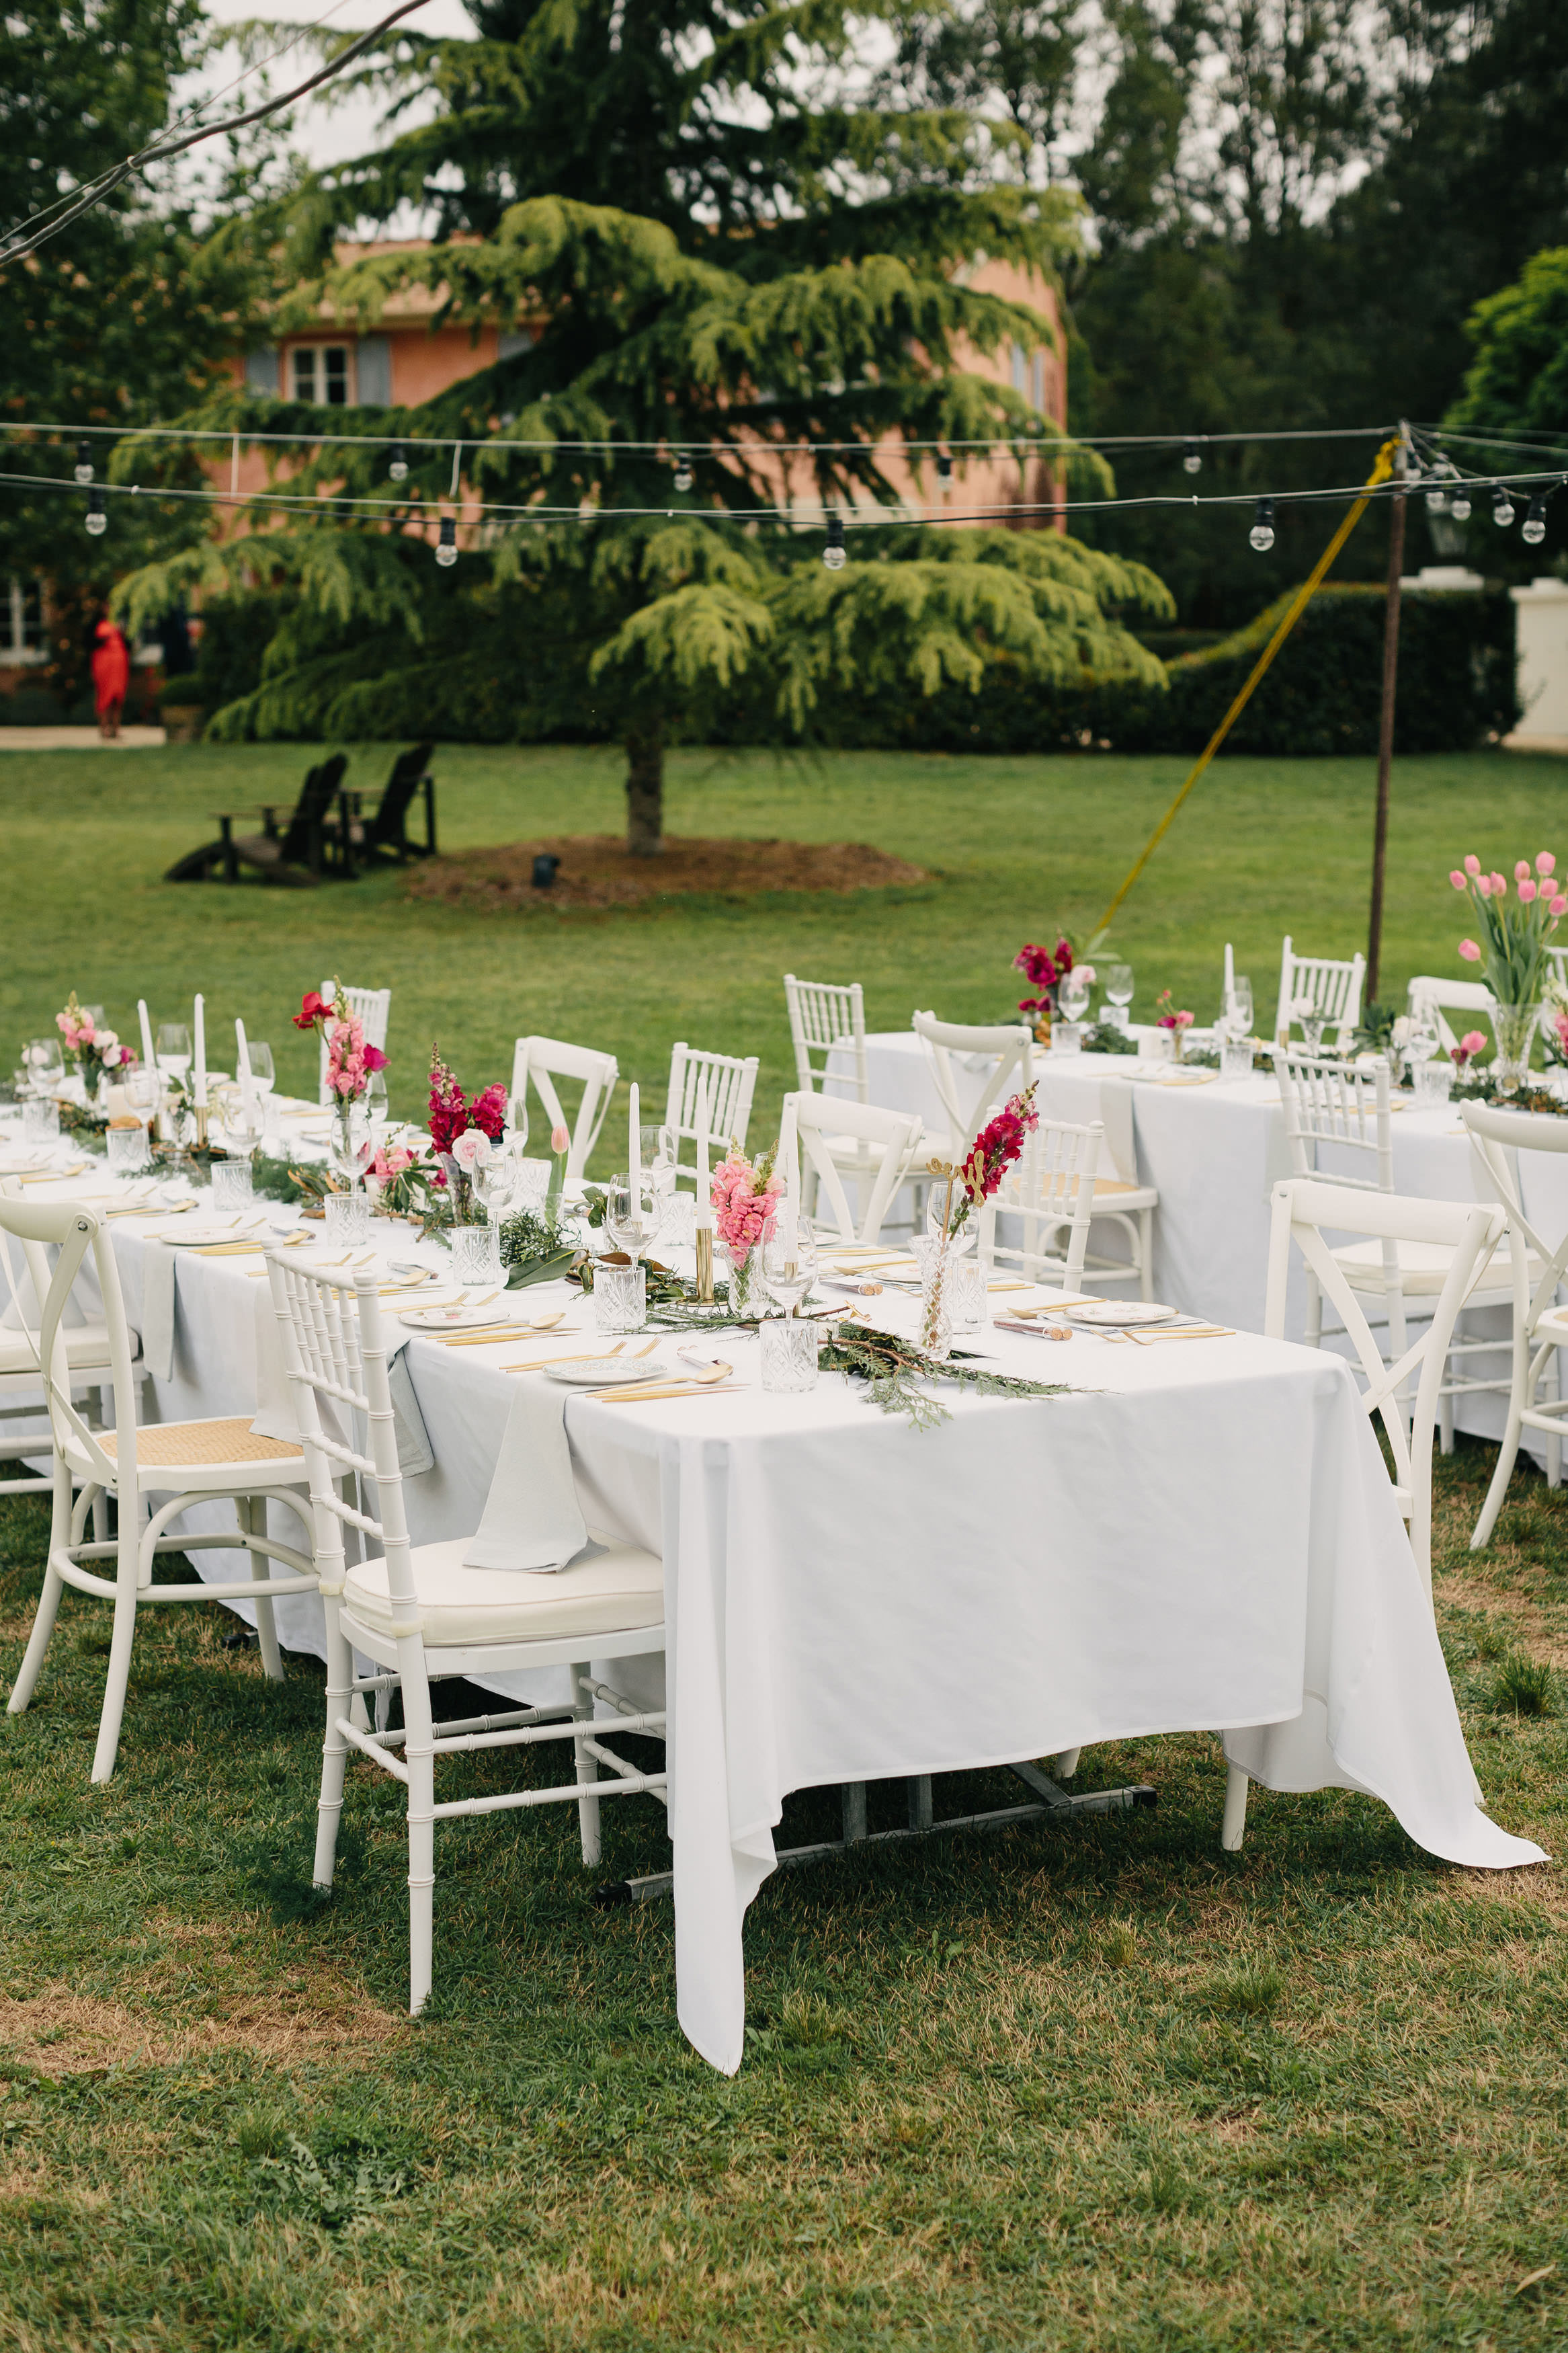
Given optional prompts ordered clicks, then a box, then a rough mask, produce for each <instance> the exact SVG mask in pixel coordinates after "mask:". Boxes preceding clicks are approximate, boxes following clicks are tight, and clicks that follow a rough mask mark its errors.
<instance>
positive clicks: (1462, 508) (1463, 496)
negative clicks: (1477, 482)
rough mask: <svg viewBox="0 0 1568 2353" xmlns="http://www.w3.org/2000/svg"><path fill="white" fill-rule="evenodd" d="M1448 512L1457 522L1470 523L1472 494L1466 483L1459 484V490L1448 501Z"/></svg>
mask: <svg viewBox="0 0 1568 2353" xmlns="http://www.w3.org/2000/svg"><path fill="white" fill-rule="evenodd" d="M1448 512H1449V513H1450V514H1451V515H1452V516H1453V518H1454V521H1455V522H1469V519H1470V493H1469V491H1468V487H1467V485H1466V484H1465V483H1463V482H1461V483H1460V484H1459V487H1458V490H1457V491H1455V492H1454V495H1453V497H1452V498H1451V499H1450V500H1449V501H1448Z"/></svg>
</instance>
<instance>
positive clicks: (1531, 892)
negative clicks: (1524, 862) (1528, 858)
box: [1519, 869, 1535, 907]
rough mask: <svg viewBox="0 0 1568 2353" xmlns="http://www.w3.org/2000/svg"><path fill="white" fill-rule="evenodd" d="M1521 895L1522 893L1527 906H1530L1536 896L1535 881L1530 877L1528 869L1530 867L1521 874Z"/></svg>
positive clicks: (1522, 898)
mask: <svg viewBox="0 0 1568 2353" xmlns="http://www.w3.org/2000/svg"><path fill="white" fill-rule="evenodd" d="M1519 895H1520V897H1521V900H1522V901H1523V902H1524V904H1525V905H1526V906H1527V907H1528V906H1529V904H1530V902H1531V900H1532V899H1533V898H1534V896H1535V885H1534V883H1533V882H1532V881H1531V879H1530V874H1529V871H1528V869H1527V870H1526V871H1525V873H1524V874H1523V875H1522V876H1521V881H1520V885H1519Z"/></svg>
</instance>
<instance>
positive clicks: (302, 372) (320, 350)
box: [289, 343, 349, 408]
mask: <svg viewBox="0 0 1568 2353" xmlns="http://www.w3.org/2000/svg"><path fill="white" fill-rule="evenodd" d="M289 364H290V369H291V372H292V379H293V394H294V398H295V399H296V400H308V401H311V402H314V403H315V405H316V406H318V407H321V408H346V407H347V406H348V401H349V348H348V345H347V344H346V343H296V344H295V346H294V349H293V351H292V352H291V353H289Z"/></svg>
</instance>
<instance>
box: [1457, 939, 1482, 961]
mask: <svg viewBox="0 0 1568 2353" xmlns="http://www.w3.org/2000/svg"><path fill="white" fill-rule="evenodd" d="M1459 954H1460V955H1462V956H1463V957H1464V959H1465V962H1466V963H1467V964H1479V962H1480V960H1481V952H1480V950H1479V947H1477V945H1476V944H1475V942H1474V940H1461V941H1460V942H1459Z"/></svg>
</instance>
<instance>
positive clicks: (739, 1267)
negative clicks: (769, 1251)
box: [721, 1243, 771, 1324]
mask: <svg viewBox="0 0 1568 2353" xmlns="http://www.w3.org/2000/svg"><path fill="white" fill-rule="evenodd" d="M721 1248H722V1250H723V1252H724V1259H725V1262H726V1263H727V1265H728V1266H729V1269H730V1313H731V1315H733V1316H735V1317H736V1318H737V1319H742V1318H743V1319H744V1321H745V1322H746V1323H748V1324H754V1323H755V1322H756V1321H757V1319H758V1317H759V1316H762V1315H765V1314H767V1311H768V1308H769V1306H770V1305H771V1302H770V1300H769V1299H768V1298H767V1296H766V1294H765V1293H764V1292H763V1254H762V1251H761V1250H747V1252H746V1253H745V1255H744V1257H743V1258H741V1259H736V1258H734V1257H733V1256H731V1251H730V1248H729V1245H728V1244H727V1243H725V1244H721Z"/></svg>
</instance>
